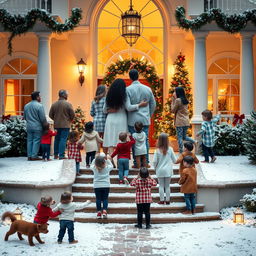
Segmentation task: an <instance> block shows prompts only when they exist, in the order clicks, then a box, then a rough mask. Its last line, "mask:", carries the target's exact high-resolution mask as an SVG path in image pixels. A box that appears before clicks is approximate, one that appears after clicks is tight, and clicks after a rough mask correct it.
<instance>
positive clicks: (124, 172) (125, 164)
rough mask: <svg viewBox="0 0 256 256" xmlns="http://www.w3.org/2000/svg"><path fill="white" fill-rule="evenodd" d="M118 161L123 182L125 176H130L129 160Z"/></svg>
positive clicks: (120, 177) (120, 178)
mask: <svg viewBox="0 0 256 256" xmlns="http://www.w3.org/2000/svg"><path fill="white" fill-rule="evenodd" d="M117 161H118V174H119V180H123V179H124V176H125V177H127V176H128V174H129V159H128V158H119V159H118V160H117Z"/></svg>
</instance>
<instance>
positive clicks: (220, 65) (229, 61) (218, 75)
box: [208, 57, 240, 116]
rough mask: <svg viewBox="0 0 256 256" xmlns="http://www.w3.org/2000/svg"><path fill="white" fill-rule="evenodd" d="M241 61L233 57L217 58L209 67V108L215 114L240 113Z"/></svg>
mask: <svg viewBox="0 0 256 256" xmlns="http://www.w3.org/2000/svg"><path fill="white" fill-rule="evenodd" d="M239 74H240V62H239V60H238V59H236V58H233V57H225V58H220V59H217V60H215V61H214V62H213V63H212V64H211V65H210V67H209V69H208V108H209V109H210V110H212V111H213V113H214V114H216V113H217V112H221V114H222V115H229V116H230V115H234V114H236V113H237V114H239V110H240V105H239V97H240V88H239V83H240V78H239V77H240V76H239Z"/></svg>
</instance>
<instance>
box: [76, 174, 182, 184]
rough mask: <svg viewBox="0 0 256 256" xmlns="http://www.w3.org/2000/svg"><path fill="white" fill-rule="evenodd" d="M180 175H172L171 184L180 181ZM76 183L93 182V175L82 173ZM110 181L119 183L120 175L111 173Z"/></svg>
mask: <svg viewBox="0 0 256 256" xmlns="http://www.w3.org/2000/svg"><path fill="white" fill-rule="evenodd" d="M136 177H137V175H129V176H128V180H129V181H132V180H133V179H134V178H136ZM151 177H152V178H153V179H157V177H156V176H155V175H152V176H151ZM179 178H180V176H179V175H173V176H172V177H171V184H173V183H177V182H178V181H179ZM75 183H85V184H88V183H93V175H91V174H82V175H81V176H77V177H76V180H75ZM110 183H111V184H119V176H118V175H112V174H111V175H110Z"/></svg>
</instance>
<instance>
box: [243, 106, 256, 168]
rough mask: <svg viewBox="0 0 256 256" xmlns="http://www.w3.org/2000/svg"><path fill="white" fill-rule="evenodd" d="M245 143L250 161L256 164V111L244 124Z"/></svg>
mask: <svg viewBox="0 0 256 256" xmlns="http://www.w3.org/2000/svg"><path fill="white" fill-rule="evenodd" d="M243 125H244V132H243V137H242V138H243V139H242V140H243V143H244V146H245V150H246V155H248V158H249V160H251V161H252V162H253V163H254V164H256V111H253V112H252V113H251V117H250V118H248V119H247V120H246V121H245V122H244V124H243Z"/></svg>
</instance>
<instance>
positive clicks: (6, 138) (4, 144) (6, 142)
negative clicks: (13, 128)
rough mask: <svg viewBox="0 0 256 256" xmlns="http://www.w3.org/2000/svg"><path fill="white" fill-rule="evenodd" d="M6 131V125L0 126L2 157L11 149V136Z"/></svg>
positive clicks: (0, 152)
mask: <svg viewBox="0 0 256 256" xmlns="http://www.w3.org/2000/svg"><path fill="white" fill-rule="evenodd" d="M6 130H7V127H6V125H4V124H0V155H4V154H5V153H6V152H7V151H8V150H9V149H10V148H11V143H10V140H11V136H10V135H9V134H8V133H7V132H6Z"/></svg>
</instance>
